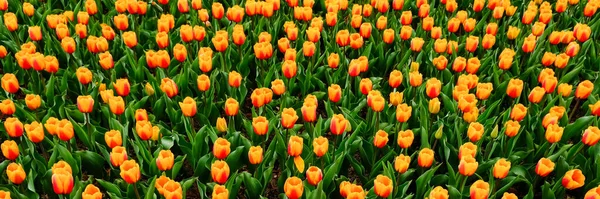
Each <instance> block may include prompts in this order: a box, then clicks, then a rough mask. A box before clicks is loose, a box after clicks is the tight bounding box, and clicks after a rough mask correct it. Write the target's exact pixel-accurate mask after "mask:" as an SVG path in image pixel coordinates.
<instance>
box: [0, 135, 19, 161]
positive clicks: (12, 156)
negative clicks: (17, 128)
mask: <svg viewBox="0 0 600 199" xmlns="http://www.w3.org/2000/svg"><path fill="white" fill-rule="evenodd" d="M0 147H1V148H2V155H4V157H5V158H6V159H9V160H12V161H14V160H16V159H17V157H19V145H17V143H16V142H15V141H12V140H4V142H3V143H2V145H1V146H0Z"/></svg>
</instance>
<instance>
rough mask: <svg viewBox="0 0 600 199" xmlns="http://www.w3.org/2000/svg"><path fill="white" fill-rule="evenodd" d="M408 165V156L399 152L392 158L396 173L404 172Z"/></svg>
mask: <svg viewBox="0 0 600 199" xmlns="http://www.w3.org/2000/svg"><path fill="white" fill-rule="evenodd" d="M409 166H410V156H405V155H404V154H400V155H399V156H397V157H396V158H395V159H394V169H395V170H396V171H397V172H398V173H404V172H406V171H407V170H408V167H409Z"/></svg>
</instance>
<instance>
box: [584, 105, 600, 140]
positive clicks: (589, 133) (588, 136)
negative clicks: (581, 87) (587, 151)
mask: <svg viewBox="0 0 600 199" xmlns="http://www.w3.org/2000/svg"><path fill="white" fill-rule="evenodd" d="M596 104H598V103H596ZM598 140H600V129H598V127H595V126H590V127H588V128H587V129H585V131H583V136H582V137H581V142H583V144H585V145H588V146H594V145H596V143H598Z"/></svg>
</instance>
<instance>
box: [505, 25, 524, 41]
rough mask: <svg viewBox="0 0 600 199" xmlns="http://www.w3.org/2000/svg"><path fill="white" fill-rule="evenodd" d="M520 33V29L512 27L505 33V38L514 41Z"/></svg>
mask: <svg viewBox="0 0 600 199" xmlns="http://www.w3.org/2000/svg"><path fill="white" fill-rule="evenodd" d="M520 32H521V29H519V28H517V27H514V26H509V27H508V32H507V33H506V37H507V38H508V39H510V40H514V39H515V38H517V36H519V33H520Z"/></svg>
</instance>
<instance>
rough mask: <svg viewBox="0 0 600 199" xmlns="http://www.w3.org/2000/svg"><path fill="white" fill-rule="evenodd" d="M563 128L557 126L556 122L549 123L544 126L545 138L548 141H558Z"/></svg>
mask: <svg viewBox="0 0 600 199" xmlns="http://www.w3.org/2000/svg"><path fill="white" fill-rule="evenodd" d="M563 129H564V128H562V127H560V126H558V124H549V125H548V126H547V127H546V135H545V137H546V140H548V142H550V143H556V142H559V141H560V140H561V138H562V135H563Z"/></svg>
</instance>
